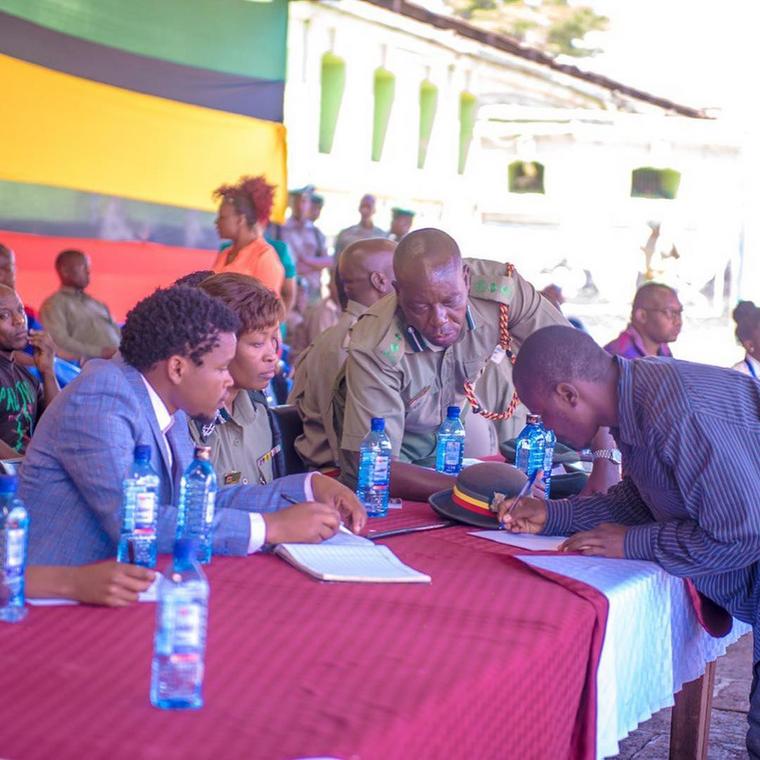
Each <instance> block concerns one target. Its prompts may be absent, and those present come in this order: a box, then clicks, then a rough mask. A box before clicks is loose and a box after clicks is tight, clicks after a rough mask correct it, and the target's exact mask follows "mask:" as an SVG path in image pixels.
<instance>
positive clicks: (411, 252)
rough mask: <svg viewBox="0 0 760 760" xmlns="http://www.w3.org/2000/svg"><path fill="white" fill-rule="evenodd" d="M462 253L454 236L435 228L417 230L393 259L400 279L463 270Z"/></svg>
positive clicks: (407, 236)
mask: <svg viewBox="0 0 760 760" xmlns="http://www.w3.org/2000/svg"><path fill="white" fill-rule="evenodd" d="M461 267H462V254H461V253H460V252H459V246H458V245H457V243H456V240H454V238H453V237H451V235H448V234H446V233H445V232H444V231H443V230H437V229H435V228H434V227H426V228H423V229H421V230H414V232H410V233H409V234H408V235H406V236H405V237H404V238H403V240H402V241H401V242H400V243H399V244H398V247H397V248H396V253H395V254H394V256H393V271H394V272H395V273H396V279H397V280H399V281H401V280H404V279H406V277H415V276H417V275H419V274H420V273H423V272H431V271H435V270H439V269H461Z"/></svg>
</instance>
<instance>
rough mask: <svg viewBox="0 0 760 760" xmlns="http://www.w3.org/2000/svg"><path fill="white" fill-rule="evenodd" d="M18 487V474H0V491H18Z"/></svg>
mask: <svg viewBox="0 0 760 760" xmlns="http://www.w3.org/2000/svg"><path fill="white" fill-rule="evenodd" d="M17 488H18V476H17V475H0V493H5V494H7V493H16V489H17Z"/></svg>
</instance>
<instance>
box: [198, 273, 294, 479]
mask: <svg viewBox="0 0 760 760" xmlns="http://www.w3.org/2000/svg"><path fill="white" fill-rule="evenodd" d="M198 287H199V288H200V289H201V290H202V291H203V292H204V293H208V295H210V296H212V297H213V298H216V299H218V300H219V301H221V302H222V303H223V304H225V305H226V306H227V307H228V308H229V309H230V310H231V311H233V312H234V313H235V315H236V316H237V318H238V319H239V320H240V327H239V328H238V331H237V344H236V348H235V356H234V358H233V359H232V361H231V362H230V366H229V371H230V375H231V376H232V386H231V387H230V389H229V390H228V391H227V396H226V397H225V399H224V403H223V404H222V405H221V406H220V407H219V410H218V411H217V413H216V417H215V419H214V421H213V422H211V423H210V424H204V423H203V421H202V420H191V421H190V435H191V436H192V438H193V440H194V441H195V442H196V443H197V444H199V445H201V446H210V447H211V462H212V464H213V465H214V470H216V475H217V479H218V481H219V486H220V487H222V488H224V487H227V486H233V485H238V484H240V483H242V484H243V485H247V484H248V483H259V484H260V485H264V484H266V483H271V482H272V481H273V480H274V479H275V478H278V477H281V476H282V475H284V474H285V465H284V458H283V454H282V446H281V442H280V433H279V427H278V425H277V423H276V421H275V420H274V417H273V415H272V412H271V411H270V409H269V406H268V404H267V400H266V396H265V395H264V392H263V391H264V389H265V388H266V387H267V385H268V383H269V381H270V380H271V379H272V377H273V376H274V373H275V370H276V367H277V353H278V351H279V348H280V320H281V319H282V317H283V312H284V310H283V305H282V301H281V300H280V299H279V298H278V297H277V296H276V295H275V294H274V293H273V292H272V291H271V290H269V289H268V288H265V287H264V286H263V285H262V284H261V283H260V282H259V281H258V280H256V279H254V278H253V277H247V276H246V275H243V274H233V273H225V274H217V275H214V276H213V277H210V278H209V279H207V280H204V281H203V282H201V283H200V284H199V286H198Z"/></svg>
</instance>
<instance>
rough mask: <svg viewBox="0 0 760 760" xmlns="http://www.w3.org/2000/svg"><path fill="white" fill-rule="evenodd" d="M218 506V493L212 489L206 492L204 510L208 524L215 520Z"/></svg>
mask: <svg viewBox="0 0 760 760" xmlns="http://www.w3.org/2000/svg"><path fill="white" fill-rule="evenodd" d="M215 506H216V493H214V491H212V490H210V489H209V491H207V493H206V505H205V511H204V519H205V521H206V525H211V523H212V522H213V521H214V508H215Z"/></svg>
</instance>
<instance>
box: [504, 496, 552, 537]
mask: <svg viewBox="0 0 760 760" xmlns="http://www.w3.org/2000/svg"><path fill="white" fill-rule="evenodd" d="M514 501H515V500H514V499H505V500H504V501H502V502H501V503H500V504H499V507H498V513H497V514H498V517H499V522H500V523H501V524H502V525H503V526H504V528H505V530H509V531H512V533H540V532H541V530H542V529H543V527H544V525H545V524H546V502H545V501H544V500H543V499H534V498H533V497H532V496H523V497H522V498H521V499H520V503H519V504H518V505H517V506H516V507H515V508H514V509H512V504H513V503H514Z"/></svg>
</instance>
